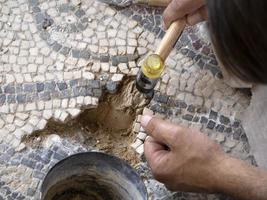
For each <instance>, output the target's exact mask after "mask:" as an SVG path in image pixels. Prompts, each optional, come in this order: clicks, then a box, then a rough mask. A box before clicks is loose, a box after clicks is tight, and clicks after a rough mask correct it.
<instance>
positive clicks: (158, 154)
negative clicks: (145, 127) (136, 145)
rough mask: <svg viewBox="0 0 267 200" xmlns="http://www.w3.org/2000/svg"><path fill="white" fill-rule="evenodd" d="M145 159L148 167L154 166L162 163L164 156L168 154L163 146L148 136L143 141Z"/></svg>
mask: <svg viewBox="0 0 267 200" xmlns="http://www.w3.org/2000/svg"><path fill="white" fill-rule="evenodd" d="M144 149H145V157H146V159H147V162H148V163H149V165H150V166H152V167H153V166H155V165H156V164H160V162H162V160H163V158H164V156H165V155H166V154H167V153H169V151H167V150H166V148H165V146H164V145H162V144H161V143H159V142H157V141H156V140H155V139H154V138H152V137H150V136H148V137H147V139H146V140H145V147H144Z"/></svg>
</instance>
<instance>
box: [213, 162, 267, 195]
mask: <svg viewBox="0 0 267 200" xmlns="http://www.w3.org/2000/svg"><path fill="white" fill-rule="evenodd" d="M216 174H217V175H216V185H217V189H218V191H220V192H223V193H226V194H229V195H231V196H233V197H235V198H237V199H242V200H251V199H253V200H267V172H265V171H263V170H261V169H259V168H256V167H253V166H250V165H248V164H246V163H245V162H243V161H241V160H237V159H234V158H230V157H228V158H227V159H225V160H224V161H222V163H221V165H220V166H219V167H218V171H217V173H216Z"/></svg>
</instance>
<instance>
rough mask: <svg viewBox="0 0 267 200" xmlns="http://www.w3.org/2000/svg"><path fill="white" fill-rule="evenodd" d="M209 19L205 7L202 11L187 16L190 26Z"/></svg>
mask: <svg viewBox="0 0 267 200" xmlns="http://www.w3.org/2000/svg"><path fill="white" fill-rule="evenodd" d="M207 19H208V12H207V8H206V7H205V6H203V7H201V8H200V9H198V10H197V11H196V12H194V13H193V14H190V15H188V16H187V24H188V25H190V26H193V25H195V24H197V23H199V22H202V21H204V20H207Z"/></svg>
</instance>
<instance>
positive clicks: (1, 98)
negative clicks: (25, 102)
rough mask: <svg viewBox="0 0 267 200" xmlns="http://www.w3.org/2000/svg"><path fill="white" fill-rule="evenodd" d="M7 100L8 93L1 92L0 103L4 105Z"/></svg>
mask: <svg viewBox="0 0 267 200" xmlns="http://www.w3.org/2000/svg"><path fill="white" fill-rule="evenodd" d="M5 101H6V95H5V94H1V95H0V105H3V104H4V103H5Z"/></svg>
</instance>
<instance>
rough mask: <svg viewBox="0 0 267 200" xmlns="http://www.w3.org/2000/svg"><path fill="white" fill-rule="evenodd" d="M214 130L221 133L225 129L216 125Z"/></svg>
mask: <svg viewBox="0 0 267 200" xmlns="http://www.w3.org/2000/svg"><path fill="white" fill-rule="evenodd" d="M215 129H216V131H218V132H220V133H223V131H224V129H225V127H224V125H221V124H218V125H217V126H216V128H215Z"/></svg>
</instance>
